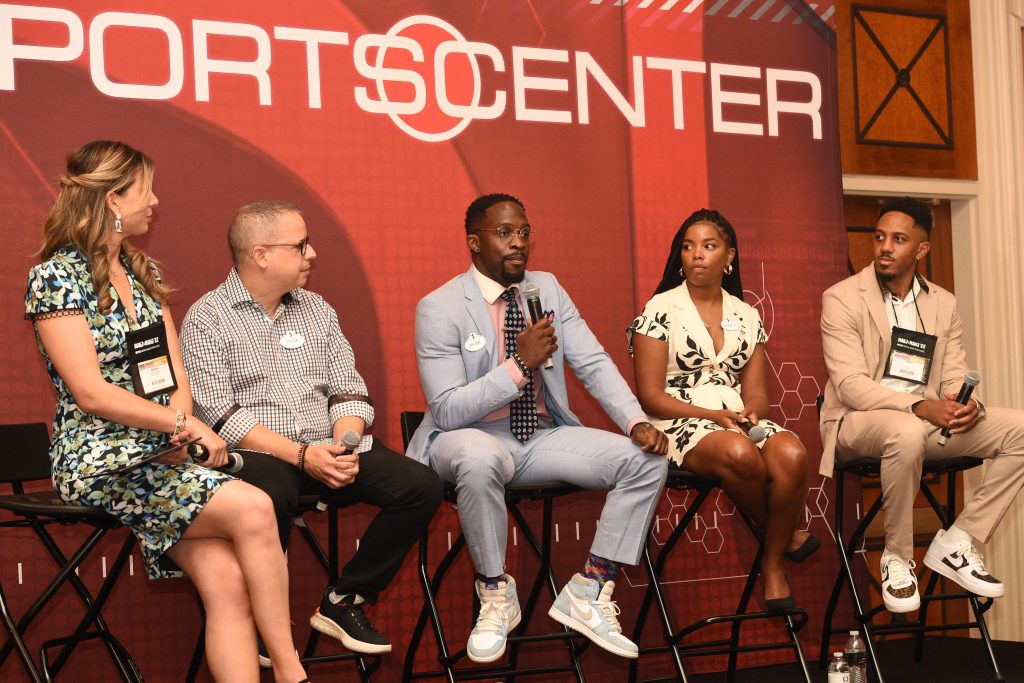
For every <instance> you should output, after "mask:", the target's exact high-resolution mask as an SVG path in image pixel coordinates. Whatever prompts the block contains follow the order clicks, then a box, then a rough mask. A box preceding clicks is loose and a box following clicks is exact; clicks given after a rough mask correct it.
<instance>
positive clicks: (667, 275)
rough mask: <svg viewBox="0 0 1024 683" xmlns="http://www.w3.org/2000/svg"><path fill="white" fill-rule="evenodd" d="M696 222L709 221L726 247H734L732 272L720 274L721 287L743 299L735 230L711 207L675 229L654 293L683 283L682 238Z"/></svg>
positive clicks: (697, 212)
mask: <svg viewBox="0 0 1024 683" xmlns="http://www.w3.org/2000/svg"><path fill="white" fill-rule="evenodd" d="M696 223H710V224H711V225H713V226H715V228H716V229H717V230H718V234H719V235H721V236H722V238H723V239H724V240H725V241H726V244H727V245H728V247H730V248H732V249H735V250H736V253H735V255H734V256H733V259H732V272H731V273H728V274H726V275H723V276H722V289H724V290H725V291H727V292H729V294H732V295H733V296H734V297H736V298H737V299H740V300H741V301H742V300H743V285H742V283H741V282H740V250H739V246H738V245H737V244H736V231H735V230H733V227H732V224H731V223H729V221H728V220H726V218H725V216H723V215H722V214H720V213H718V212H717V211H714V210H712V209H700V210H699V211H694V212H693V213H692V214H690V216H689V218H687V219H686V220H685V221H683V224H682V225H681V226H680V227H679V230H677V231H676V235H675V237H673V238H672V247H671V248H670V250H669V253H668V260H667V261H666V262H665V272H664V273H663V274H662V276H661V282H660V283H659V284H658V287H657V289H655V290H654V293H655V294H661V293H662V292H667V291H668V290H670V289H675V288H676V287H678V286H679V285H681V284H682V283H683V274H682V270H683V257H682V250H683V240H684V239H685V238H686V231H687V230H688V229H689V228H690V226H691V225H694V224H696Z"/></svg>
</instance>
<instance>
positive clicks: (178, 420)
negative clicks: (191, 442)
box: [171, 410, 185, 436]
mask: <svg viewBox="0 0 1024 683" xmlns="http://www.w3.org/2000/svg"><path fill="white" fill-rule="evenodd" d="M183 429H185V412H184V411H182V410H175V411H174V433H173V434H171V436H177V435H178V434H180V433H181V430H183Z"/></svg>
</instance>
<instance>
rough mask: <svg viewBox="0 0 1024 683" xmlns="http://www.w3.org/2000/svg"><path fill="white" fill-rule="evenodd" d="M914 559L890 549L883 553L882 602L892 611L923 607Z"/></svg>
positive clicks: (898, 611) (899, 611) (901, 611)
mask: <svg viewBox="0 0 1024 683" xmlns="http://www.w3.org/2000/svg"><path fill="white" fill-rule="evenodd" d="M916 566H917V564H916V563H915V562H914V561H913V560H908V559H906V558H903V557H900V556H899V555H896V554H895V553H890V552H889V551H888V550H886V551H884V552H883V553H882V561H881V568H880V571H881V574H882V602H883V603H884V604H885V608H886V609H887V610H889V611H890V612H893V613H896V614H902V613H904V612H913V611H914V610H916V609H918V608H920V607H921V594H920V593H918V592H917V575H915V574H914V568H915V567H916Z"/></svg>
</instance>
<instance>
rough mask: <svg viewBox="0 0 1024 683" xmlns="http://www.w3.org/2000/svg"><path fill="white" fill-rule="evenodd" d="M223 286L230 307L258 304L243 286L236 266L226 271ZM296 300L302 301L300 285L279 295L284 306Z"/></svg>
mask: <svg viewBox="0 0 1024 683" xmlns="http://www.w3.org/2000/svg"><path fill="white" fill-rule="evenodd" d="M224 288H225V291H226V292H227V295H228V303H229V304H231V306H232V307H235V306H238V305H239V304H245V303H250V302H251V303H254V304H257V305H259V302H257V301H256V300H255V299H253V298H252V295H251V294H249V290H248V289H246V288H245V284H244V283H243V282H242V278H241V277H240V276H239V275H238V269H237V268H232V269H231V272H230V273H228V279H227V280H226V281H225V282H224ZM296 301H302V288H301V287H296V288H295V289H293V290H292V291H290V292H286V293H285V295H284V296H282V297H281V303H282V304H284V305H285V306H287V305H288V304H291V303H292V302H296Z"/></svg>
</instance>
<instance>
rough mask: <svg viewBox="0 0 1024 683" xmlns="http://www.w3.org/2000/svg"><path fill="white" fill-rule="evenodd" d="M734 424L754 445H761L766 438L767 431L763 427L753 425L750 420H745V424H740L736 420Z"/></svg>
mask: <svg viewBox="0 0 1024 683" xmlns="http://www.w3.org/2000/svg"><path fill="white" fill-rule="evenodd" d="M736 424H737V426H739V428H740V429H742V430H743V431H744V432H746V434H747V436H749V437H750V440H751V441H753V442H754V443H761V442H762V441H764V440H765V438H766V437H767V436H768V431H767V430H766V429H765V428H764V427H762V426H761V425H756V424H753V423H752V422H751V421H750V420H747V421H746V422H740V421H739V420H737V421H736Z"/></svg>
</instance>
